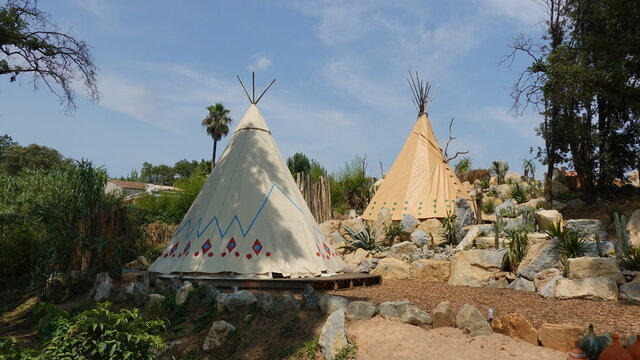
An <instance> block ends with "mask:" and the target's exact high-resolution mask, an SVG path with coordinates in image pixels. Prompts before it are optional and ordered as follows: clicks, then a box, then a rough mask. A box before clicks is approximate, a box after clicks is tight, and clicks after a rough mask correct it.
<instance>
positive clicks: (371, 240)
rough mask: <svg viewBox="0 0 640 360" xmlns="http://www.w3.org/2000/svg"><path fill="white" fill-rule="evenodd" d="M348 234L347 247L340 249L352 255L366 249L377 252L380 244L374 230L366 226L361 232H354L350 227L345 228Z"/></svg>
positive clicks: (343, 246)
mask: <svg viewBox="0 0 640 360" xmlns="http://www.w3.org/2000/svg"><path fill="white" fill-rule="evenodd" d="M343 228H344V230H345V231H346V232H347V237H348V238H347V239H345V245H342V246H341V247H340V248H341V249H344V251H345V252H347V253H352V252H354V251H356V250H358V249H364V250H367V251H377V250H378V244H376V236H375V232H374V230H373V229H372V228H371V227H369V226H365V227H364V228H362V229H360V230H354V229H352V228H350V227H348V226H344V227H343Z"/></svg>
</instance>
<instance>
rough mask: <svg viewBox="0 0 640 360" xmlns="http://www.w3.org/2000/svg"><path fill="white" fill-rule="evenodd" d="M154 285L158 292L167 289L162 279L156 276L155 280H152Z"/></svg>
mask: <svg viewBox="0 0 640 360" xmlns="http://www.w3.org/2000/svg"><path fill="white" fill-rule="evenodd" d="M154 287H155V288H156V291H159V292H165V291H167V287H166V286H164V281H162V279H157V278H156V281H155V282H154Z"/></svg>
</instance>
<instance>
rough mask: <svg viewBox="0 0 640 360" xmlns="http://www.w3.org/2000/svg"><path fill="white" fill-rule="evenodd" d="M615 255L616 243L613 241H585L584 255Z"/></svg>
mask: <svg viewBox="0 0 640 360" xmlns="http://www.w3.org/2000/svg"><path fill="white" fill-rule="evenodd" d="M598 248H599V249H598ZM615 255H616V244H615V243H614V242H613V241H610V240H604V241H589V242H588V243H587V252H586V253H585V256H592V257H600V256H615Z"/></svg>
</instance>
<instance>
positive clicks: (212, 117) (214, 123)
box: [202, 103, 233, 170]
mask: <svg viewBox="0 0 640 360" xmlns="http://www.w3.org/2000/svg"><path fill="white" fill-rule="evenodd" d="M207 110H208V111H209V114H208V115H207V117H205V118H204V119H203V120H202V127H203V128H204V130H205V131H206V132H207V134H209V136H211V138H212V139H213V155H212V156H211V170H213V168H214V167H215V166H216V149H217V147H218V141H220V140H222V138H223V137H225V136H227V135H229V125H230V124H231V122H232V121H233V119H232V118H231V117H230V116H229V113H230V111H229V110H228V109H226V108H225V107H224V105H222V103H216V104H215V105H211V106H207Z"/></svg>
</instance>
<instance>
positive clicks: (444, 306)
mask: <svg viewBox="0 0 640 360" xmlns="http://www.w3.org/2000/svg"><path fill="white" fill-rule="evenodd" d="M431 320H432V321H433V327H434V328H439V327H455V326H456V315H455V314H454V313H453V308H452V307H451V303H450V302H448V301H443V302H441V303H439V304H438V306H436V308H435V309H433V312H432V313H431Z"/></svg>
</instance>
